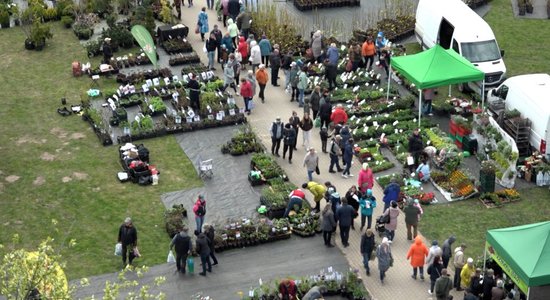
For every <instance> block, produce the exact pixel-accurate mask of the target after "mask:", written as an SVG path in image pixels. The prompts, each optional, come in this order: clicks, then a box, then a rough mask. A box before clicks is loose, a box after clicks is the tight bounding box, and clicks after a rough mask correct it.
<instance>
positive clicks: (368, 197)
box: [359, 189, 376, 231]
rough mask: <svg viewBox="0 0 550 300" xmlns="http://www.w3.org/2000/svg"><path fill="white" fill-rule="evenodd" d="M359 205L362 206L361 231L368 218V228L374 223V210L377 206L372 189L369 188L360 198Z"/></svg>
mask: <svg viewBox="0 0 550 300" xmlns="http://www.w3.org/2000/svg"><path fill="white" fill-rule="evenodd" d="M359 207H360V208H361V231H363V227H365V219H368V222H367V229H370V227H371V225H372V212H373V211H374V208H375V207H376V198H375V197H374V195H373V194H372V190H371V189H368V190H367V191H366V192H365V194H364V196H363V197H361V198H360V199H359Z"/></svg>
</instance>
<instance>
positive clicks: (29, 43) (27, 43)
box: [25, 39, 36, 50]
mask: <svg viewBox="0 0 550 300" xmlns="http://www.w3.org/2000/svg"><path fill="white" fill-rule="evenodd" d="M34 48H36V46H35V45H34V43H33V41H31V40H30V39H26V40H25V49H27V50H34Z"/></svg>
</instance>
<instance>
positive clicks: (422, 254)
mask: <svg viewBox="0 0 550 300" xmlns="http://www.w3.org/2000/svg"><path fill="white" fill-rule="evenodd" d="M426 256H428V248H427V247H426V245H424V242H422V237H420V236H417V237H416V238H415V239H414V243H413V244H412V245H411V247H410V248H409V251H408V252H407V260H409V259H410V261H411V266H412V268H413V273H412V275H411V278H412V279H414V280H416V274H417V272H418V271H419V270H420V280H424V263H425V260H426Z"/></svg>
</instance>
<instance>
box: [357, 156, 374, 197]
mask: <svg viewBox="0 0 550 300" xmlns="http://www.w3.org/2000/svg"><path fill="white" fill-rule="evenodd" d="M373 185H374V175H373V174H372V169H371V168H369V164H368V163H363V167H362V168H361V171H359V176H357V186H358V187H359V190H360V191H361V193H363V194H364V193H365V192H366V191H367V190H372V187H373Z"/></svg>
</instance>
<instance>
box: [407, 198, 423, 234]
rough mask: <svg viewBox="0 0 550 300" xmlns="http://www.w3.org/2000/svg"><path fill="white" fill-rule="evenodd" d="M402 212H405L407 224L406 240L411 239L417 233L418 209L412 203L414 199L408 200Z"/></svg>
mask: <svg viewBox="0 0 550 300" xmlns="http://www.w3.org/2000/svg"><path fill="white" fill-rule="evenodd" d="M403 213H405V225H407V240H409V241H412V240H413V239H414V238H416V235H417V234H418V216H419V215H420V209H418V207H417V206H415V205H414V201H409V203H408V204H407V206H405V208H404V209H403ZM411 228H412V232H411Z"/></svg>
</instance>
